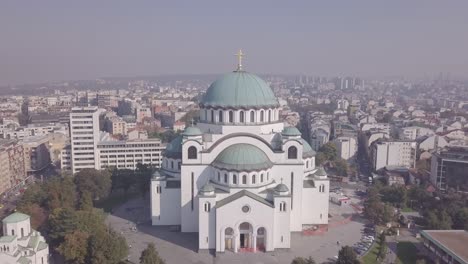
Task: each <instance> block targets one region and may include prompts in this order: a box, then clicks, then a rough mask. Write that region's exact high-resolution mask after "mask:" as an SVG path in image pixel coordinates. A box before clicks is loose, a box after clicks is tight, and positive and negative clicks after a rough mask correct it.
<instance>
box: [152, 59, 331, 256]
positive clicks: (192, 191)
mask: <svg viewBox="0 0 468 264" xmlns="http://www.w3.org/2000/svg"><path fill="white" fill-rule="evenodd" d="M241 59H242V53H241V52H239V64H238V67H237V70H236V71H234V72H231V73H228V74H225V75H224V76H222V77H221V78H219V79H218V80H216V81H215V82H214V83H213V84H211V86H210V87H209V88H208V90H207V92H206V94H205V95H204V97H203V98H202V100H201V102H200V120H199V122H198V123H197V125H196V126H193V125H192V126H190V127H187V128H186V129H185V131H184V132H183V133H182V134H181V135H180V136H178V137H177V138H175V139H174V140H173V141H172V142H171V143H169V144H168V146H167V148H166V150H165V151H164V154H163V155H164V157H163V162H162V166H161V169H160V170H158V171H156V172H155V173H154V174H153V176H152V179H151V220H152V224H153V225H178V226H180V230H181V232H197V233H198V241H199V250H200V251H203V250H210V249H211V250H216V252H218V253H221V252H226V251H231V252H243V251H257V250H261V251H274V250H275V249H285V248H290V244H291V232H300V231H302V230H304V229H308V228H311V227H314V226H319V225H327V224H328V202H329V179H328V177H327V175H326V173H325V171H324V170H323V169H322V168H317V167H316V166H315V154H316V153H315V152H314V150H312V148H311V147H310V145H309V144H308V143H307V142H306V141H305V140H304V139H302V138H301V133H300V132H299V130H298V129H297V128H295V127H285V124H284V123H283V122H282V121H281V120H280V106H279V104H278V100H277V98H276V97H275V95H274V94H273V91H272V90H271V88H270V87H269V85H268V84H267V83H266V82H265V81H263V80H262V79H261V78H259V77H258V76H256V75H254V74H251V73H248V72H246V71H243V70H242V64H241V62H242V61H241Z"/></svg>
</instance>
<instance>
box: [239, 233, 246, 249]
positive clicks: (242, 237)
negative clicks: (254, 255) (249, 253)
mask: <svg viewBox="0 0 468 264" xmlns="http://www.w3.org/2000/svg"><path fill="white" fill-rule="evenodd" d="M240 247H241V248H245V234H240Z"/></svg>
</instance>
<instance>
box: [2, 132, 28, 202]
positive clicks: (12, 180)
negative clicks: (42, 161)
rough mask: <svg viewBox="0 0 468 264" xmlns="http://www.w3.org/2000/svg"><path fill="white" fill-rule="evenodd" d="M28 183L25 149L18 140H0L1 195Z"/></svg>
mask: <svg viewBox="0 0 468 264" xmlns="http://www.w3.org/2000/svg"><path fill="white" fill-rule="evenodd" d="M25 181H26V168H25V161H24V148H23V145H21V144H19V143H18V141H17V140H13V139H2V140H0V194H3V193H5V192H7V191H10V190H12V189H14V188H17V187H18V186H21V185H22V184H24V182H25Z"/></svg>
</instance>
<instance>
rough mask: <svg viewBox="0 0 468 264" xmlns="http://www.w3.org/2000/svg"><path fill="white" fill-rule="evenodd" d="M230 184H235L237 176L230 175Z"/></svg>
mask: <svg viewBox="0 0 468 264" xmlns="http://www.w3.org/2000/svg"><path fill="white" fill-rule="evenodd" d="M232 183H233V184H237V175H235V174H234V175H232Z"/></svg>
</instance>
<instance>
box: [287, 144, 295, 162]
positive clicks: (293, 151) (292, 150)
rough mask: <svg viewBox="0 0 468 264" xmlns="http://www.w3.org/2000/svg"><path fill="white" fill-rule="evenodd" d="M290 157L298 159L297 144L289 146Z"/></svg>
mask: <svg viewBox="0 0 468 264" xmlns="http://www.w3.org/2000/svg"><path fill="white" fill-rule="evenodd" d="M288 159H297V148H296V147H295V146H291V147H289V148H288Z"/></svg>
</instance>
